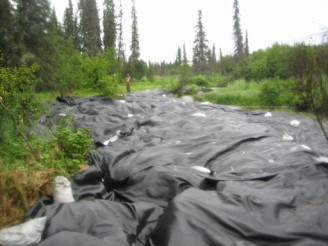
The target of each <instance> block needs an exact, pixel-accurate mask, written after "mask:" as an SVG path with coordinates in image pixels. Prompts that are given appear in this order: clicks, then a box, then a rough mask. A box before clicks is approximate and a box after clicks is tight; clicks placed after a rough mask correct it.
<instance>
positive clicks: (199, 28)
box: [193, 10, 209, 74]
mask: <svg viewBox="0 0 328 246" xmlns="http://www.w3.org/2000/svg"><path fill="white" fill-rule="evenodd" d="M207 43H208V41H207V39H206V33H205V30H204V26H203V23H202V11H201V10H199V11H198V22H197V25H196V39H195V41H194V48H193V68H194V70H195V72H196V74H201V73H205V72H206V70H207V65H208V60H209V57H208V54H209V52H208V50H209V49H208V44H207Z"/></svg>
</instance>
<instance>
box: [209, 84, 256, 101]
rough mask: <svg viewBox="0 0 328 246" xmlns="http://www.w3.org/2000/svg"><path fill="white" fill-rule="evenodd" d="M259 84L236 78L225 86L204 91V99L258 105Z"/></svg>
mask: <svg viewBox="0 0 328 246" xmlns="http://www.w3.org/2000/svg"><path fill="white" fill-rule="evenodd" d="M259 94H260V85H259V84H258V83H255V82H246V81H244V80H238V81H236V82H234V83H230V84H229V85H228V86H227V87H226V88H221V89H218V90H216V91H214V92H210V93H206V94H205V96H204V98H205V100H206V101H209V102H212V103H218V104H229V105H260V101H259Z"/></svg>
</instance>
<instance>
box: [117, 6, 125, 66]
mask: <svg viewBox="0 0 328 246" xmlns="http://www.w3.org/2000/svg"><path fill="white" fill-rule="evenodd" d="M119 20H120V23H119V25H118V44H117V59H118V60H119V61H120V62H123V63H124V62H125V52H124V42H123V9H122V2H121V1H120V14H119Z"/></svg>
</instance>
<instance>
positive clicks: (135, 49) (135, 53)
mask: <svg viewBox="0 0 328 246" xmlns="http://www.w3.org/2000/svg"><path fill="white" fill-rule="evenodd" d="M131 17H132V37H131V46H130V50H131V55H130V58H129V60H130V61H131V62H132V64H136V63H137V61H138V59H139V57H140V47H139V34H138V22H137V13H136V8H135V3H134V0H132V11H131Z"/></svg>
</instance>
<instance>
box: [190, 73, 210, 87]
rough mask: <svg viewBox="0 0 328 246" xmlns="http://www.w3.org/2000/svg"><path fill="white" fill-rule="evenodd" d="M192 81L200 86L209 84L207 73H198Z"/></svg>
mask: <svg viewBox="0 0 328 246" xmlns="http://www.w3.org/2000/svg"><path fill="white" fill-rule="evenodd" d="M191 82H192V83H194V84H196V85H198V86H203V87H205V86H208V79H207V77H206V76H205V75H197V76H194V77H192V78H191Z"/></svg>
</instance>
